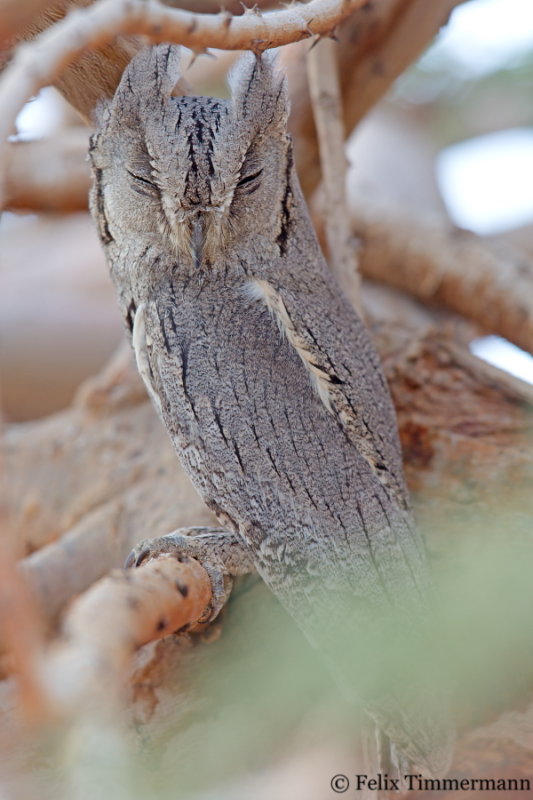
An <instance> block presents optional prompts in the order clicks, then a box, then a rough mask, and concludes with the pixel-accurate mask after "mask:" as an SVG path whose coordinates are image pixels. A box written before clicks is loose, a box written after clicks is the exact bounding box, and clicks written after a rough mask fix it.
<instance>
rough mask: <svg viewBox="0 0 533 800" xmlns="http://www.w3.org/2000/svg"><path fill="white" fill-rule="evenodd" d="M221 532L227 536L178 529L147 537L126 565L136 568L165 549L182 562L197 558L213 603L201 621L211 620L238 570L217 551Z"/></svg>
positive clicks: (130, 556) (128, 567) (228, 592)
mask: <svg viewBox="0 0 533 800" xmlns="http://www.w3.org/2000/svg"><path fill="white" fill-rule="evenodd" d="M194 530H195V531H196V530H200V529H194ZM202 531H205V529H202ZM220 535H221V536H222V540H223V541H225V540H226V539H227V538H228V534H227V532H225V531H224V532H219V531H216V532H214V533H213V534H211V535H209V534H208V535H207V536H206V534H205V532H203V533H202V535H196V536H194V535H192V536H186V535H183V534H179V533H177V534H168V535H167V536H161V537H159V538H156V539H145V540H144V541H142V542H140V543H139V544H138V545H137V546H136V547H134V548H133V550H132V551H131V553H130V554H129V556H128V557H127V559H126V562H125V564H124V566H125V568H126V569H131V568H137V567H140V566H141V564H144V563H145V562H146V561H148V560H149V559H151V558H157V556H159V555H161V554H163V553H168V554H170V555H173V556H174V557H175V558H177V559H178V560H179V561H182V562H184V561H188V559H189V558H194V559H195V560H196V561H198V562H199V563H200V564H201V565H202V567H203V568H204V569H205V571H206V572H207V575H208V577H209V580H210V582H211V595H212V596H211V604H210V607H209V610H208V613H207V614H206V616H205V618H203V619H202V620H199V621H200V622H202V623H206V622H212V621H213V620H214V619H215V618H216V617H217V616H218V614H219V613H220V611H221V610H222V608H223V607H224V606H225V605H226V603H227V601H228V598H229V595H230V593H231V588H232V585H233V580H232V575H233V574H235V570H234V569H233V570H232V568H231V566H230V565H229V564H225V563H224V558H221V557H220V553H217V548H216V542H217V541H218V537H219V536H220ZM237 574H241V572H240V571H239V572H238V573H237Z"/></svg>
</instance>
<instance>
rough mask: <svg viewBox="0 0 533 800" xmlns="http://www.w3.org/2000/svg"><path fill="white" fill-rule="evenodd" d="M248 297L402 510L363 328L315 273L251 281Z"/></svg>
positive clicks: (392, 437) (387, 424)
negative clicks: (301, 279)
mask: <svg viewBox="0 0 533 800" xmlns="http://www.w3.org/2000/svg"><path fill="white" fill-rule="evenodd" d="M249 293H250V296H251V297H252V298H254V299H256V300H258V301H260V302H263V303H265V305H266V306H267V307H268V309H269V310H270V312H271V313H272V315H273V317H274V319H275V321H276V322H277V325H278V327H279V329H280V331H281V333H282V334H283V335H284V336H285V337H286V339H287V341H288V342H289V344H290V345H291V346H292V347H293V348H294V350H295V351H296V353H297V354H298V356H299V357H300V359H301V360H302V363H303V365H304V367H305V368H306V370H307V371H308V373H309V379H310V382H311V385H312V386H313V388H314V390H315V391H316V393H317V394H318V396H319V398H320V399H321V401H322V402H323V404H324V406H325V407H326V408H327V409H328V411H329V412H330V413H331V414H332V415H333V416H334V417H335V418H336V420H337V421H338V423H339V425H340V426H341V427H342V429H343V431H344V432H345V435H346V436H347V437H348V439H349V440H350V441H351V443H352V444H353V445H354V446H355V447H356V448H357V450H358V451H359V453H360V455H361V456H363V458H364V459H365V460H366V461H367V462H368V464H369V465H370V467H371V469H372V471H373V473H374V474H375V475H376V477H377V479H378V480H379V481H380V483H381V484H383V485H384V486H385V487H386V489H387V491H388V493H389V495H391V499H393V500H394V501H395V502H396V503H397V505H398V506H399V508H402V509H407V508H408V503H409V501H408V494H407V489H406V487H405V482H404V478H403V470H402V461H401V454H400V445H399V441H398V436H397V433H396V431H397V422H396V417H395V413H394V409H393V405H392V400H391V397H390V393H389V389H388V386H387V383H386V381H385V377H384V375H383V372H382V369H381V365H380V363H379V360H378V357H377V355H376V353H375V351H374V348H373V346H372V344H371V342H370V340H369V337H368V334H367V332H366V329H365V328H364V325H363V324H362V322H361V321H360V319H359V318H358V317H357V315H356V314H355V311H354V310H353V309H352V308H351V306H350V305H349V303H348V301H347V300H345V298H344V296H343V295H342V294H341V293H340V290H339V289H338V287H337V286H336V285H335V283H334V281H333V280H332V279H331V278H329V276H327V275H322V274H320V273H319V275H316V274H315V275H312V276H310V280H309V281H308V283H307V284H306V285H304V286H302V284H301V283H299V284H298V286H297V287H296V286H294V287H293V286H291V285H290V283H289V282H288V281H286V280H284V281H283V283H278V282H275V281H274V280H269V281H267V280H263V279H254V280H253V281H252V282H251V284H250V286H249Z"/></svg>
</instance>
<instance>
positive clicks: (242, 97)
mask: <svg viewBox="0 0 533 800" xmlns="http://www.w3.org/2000/svg"><path fill="white" fill-rule="evenodd" d="M275 64H276V59H275V56H274V55H273V54H271V53H266V54H263V55H258V56H255V55H253V54H252V53H249V52H248V53H245V54H244V55H243V56H242V57H241V58H240V59H239V61H238V62H237V64H236V65H235V67H234V68H233V69H232V71H231V72H230V75H229V85H230V88H231V94H232V104H233V113H234V115H235V116H236V117H238V118H239V119H241V120H245V121H248V122H249V123H251V124H253V125H255V126H257V127H258V128H260V129H266V128H269V127H271V126H272V125H275V126H276V127H280V128H284V127H285V126H286V124H287V119H288V117H289V96H288V91H287V80H286V78H285V76H284V75H283V74H282V73H281V72H280V71H278V70H277V69H276V66H275Z"/></svg>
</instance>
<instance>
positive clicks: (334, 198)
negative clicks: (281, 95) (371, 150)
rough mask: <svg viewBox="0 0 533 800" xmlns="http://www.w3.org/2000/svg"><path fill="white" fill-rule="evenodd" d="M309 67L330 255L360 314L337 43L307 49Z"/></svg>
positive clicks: (328, 40)
mask: <svg viewBox="0 0 533 800" xmlns="http://www.w3.org/2000/svg"><path fill="white" fill-rule="evenodd" d="M307 70H308V75H309V90H310V94H311V103H312V106H313V114H314V118H315V124H316V129H317V134H318V142H319V150H320V163H321V166H322V176H323V190H324V197H323V200H324V203H323V208H324V217H325V220H326V238H327V243H328V250H329V256H330V260H331V265H332V267H333V271H334V272H335V273H336V274H337V277H338V279H339V282H340V284H341V286H342V287H343V289H344V291H345V293H346V295H347V296H348V298H349V299H350V300H351V302H352V303H353V304H354V306H355V307H356V308H357V310H358V311H359V313H360V314H361V313H362V311H361V297H360V278H359V273H358V270H357V257H356V248H355V241H354V237H353V234H352V231H351V225H350V215H349V211H348V203H347V200H346V168H347V161H346V155H345V142H344V123H343V119H342V101H341V93H340V86H339V74H338V68H337V46H336V43H335V42H334V41H332V40H330V39H324V40H323V41H320V42H318V43H317V44H316V46H315V47H313V48H312V49H311V50H310V51H309V53H308V56H307Z"/></svg>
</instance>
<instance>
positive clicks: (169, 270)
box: [90, 45, 451, 773]
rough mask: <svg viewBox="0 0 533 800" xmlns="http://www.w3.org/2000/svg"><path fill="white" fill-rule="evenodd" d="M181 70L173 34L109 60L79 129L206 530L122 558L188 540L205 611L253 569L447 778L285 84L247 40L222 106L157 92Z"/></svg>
mask: <svg viewBox="0 0 533 800" xmlns="http://www.w3.org/2000/svg"><path fill="white" fill-rule="evenodd" d="M178 78H179V48H177V47H175V46H167V45H161V46H158V47H154V48H149V49H146V50H144V51H142V52H140V53H139V54H138V55H137V56H136V57H135V58H134V59H133V61H132V62H131V64H130V65H129V66H128V67H127V68H126V70H125V72H124V75H123V77H122V80H121V83H120V85H119V87H118V89H117V92H116V94H115V97H114V98H113V100H112V102H110V103H109V104H108V105H107V106H106V107H104V108H102V109H101V110H100V112H99V119H98V127H97V131H96V133H95V135H94V137H93V139H92V142H91V153H90V154H91V161H92V169H93V176H94V186H93V189H92V194H91V209H92V213H93V216H94V218H95V221H96V223H97V225H98V230H99V234H100V238H101V241H102V243H103V246H104V249H105V253H106V256H107V260H108V263H109V267H110V271H111V277H112V280H113V282H114V284H115V287H116V290H117V294H118V300H119V306H120V310H121V313H122V317H123V319H124V323H125V326H126V328H127V330H128V332H129V335H130V337H131V340H132V344H133V348H134V351H135V356H136V359H137V365H138V368H139V371H140V373H141V375H142V377H143V379H144V382H145V384H146V388H147V390H148V393H149V395H150V397H151V399H152V401H153V404H154V406H155V408H156V410H157V412H158V414H159V416H160V418H161V420H162V422H163V424H164V426H165V428H166V430H167V431H168V434H169V436H170V438H171V440H172V442H173V444H174V446H175V449H176V451H177V454H178V456H179V458H180V460H181V463H182V465H183V467H184V468H185V470H186V471H187V472H188V474H189V476H190V478H191V480H192V482H193V484H194V486H195V487H196V489H197V490H198V492H199V493H200V494H201V496H202V497H203V499H204V500H205V502H206V504H207V505H208V506H209V508H210V509H212V510H213V512H214V513H215V514H216V516H217V518H218V519H219V521H220V523H221V528H220V529H214V530H205V529H202V530H193V531H192V534H193V535H192V536H186V535H184V534H183V532H180V533H178V534H177V535H176V534H174V535H170V536H168V537H163V539H159V540H155V541H153V542H148V543H143V544H142V545H141V546H140V547H139V548H138V549H137V551H136V552H135V553H134V555H133V558H132V561H134V562H135V563H140V561H142V560H143V558H145V557H147V555H149V554H150V553H153V552H161V551H163V550H164V551H167V552H173V551H185V552H188V553H192V554H193V555H196V556H197V557H199V558H200V560H201V561H202V563H204V565H205V566H206V569H208V572H209V574H210V576H211V577H212V580H213V586H214V596H215V604H214V609H213V615H215V614H216V613H217V611H218V610H219V608H220V607H221V605H222V604H223V602H224V599H225V592H226V590H227V582H225V579H226V578H227V576H228V575H235V574H240V573H242V572H244V571H247V570H252V569H254V570H256V571H257V573H258V574H259V575H260V577H261V578H262V579H263V580H264V581H265V583H266V584H267V586H268V587H269V588H270V589H271V590H272V592H273V593H274V594H275V595H276V597H277V598H278V599H279V601H280V602H281V604H282V605H283V606H284V608H285V609H286V611H287V612H288V613H289V615H291V617H292V618H293V619H294V621H295V623H296V624H297V625H298V626H299V627H300V628H301V629H302V631H303V632H304V634H305V636H306V637H307V638H308V640H309V641H310V642H311V643H312V645H313V646H314V647H316V648H317V649H318V650H319V651H320V652H321V653H322V654H324V657H325V658H326V659H327V660H328V662H329V664H330V668H331V670H332V673H334V674H335V676H336V679H337V680H338V681H339V683H340V684H341V685H343V686H345V687H348V690H349V692H353V693H354V695H355V696H357V697H359V698H361V701H362V702H363V704H364V706H365V708H366V710H367V711H368V714H369V715H370V716H371V717H373V718H374V720H375V721H376V722H377V724H378V725H379V727H380V728H381V729H382V731H384V732H385V734H386V735H387V736H388V737H389V739H390V741H391V742H392V743H393V746H394V748H396V749H397V751H398V752H399V753H400V754H401V756H402V757H404V758H406V759H410V760H411V761H412V762H414V764H416V765H417V766H418V767H419V768H420V769H422V770H425V771H426V772H429V773H443V772H445V771H446V769H447V767H448V764H449V758H450V743H451V733H450V726H449V723H448V719H447V715H446V712H445V710H444V707H443V703H442V702H441V698H440V695H439V691H438V690H437V689H436V688H435V687H434V686H433V685H432V683H431V681H430V680H429V679H428V676H427V675H425V674H424V673H423V670H418V669H417V670H414V672H416V679H415V678H414V677H413V675H412V674H411V675H408V673H412V672H413V666H412V665H409V666H408V667H406V658H407V656H406V647H405V642H407V641H408V642H414V643H415V645H416V646H415V649H416V651H417V653H419V652H423V649H424V648H423V647H422V648H420V647H419V645H420V642H423V641H424V636H425V630H426V629H427V627H428V625H430V613H429V610H428V608H429V600H428V598H429V596H430V591H431V589H430V582H429V578H428V567H427V563H426V556H425V552H424V547H423V543H422V541H421V538H420V536H419V534H418V532H417V530H416V528H415V526H414V524H413V521H412V517H411V513H410V509H409V499H408V494H407V490H406V486H405V482H404V477H403V471H402V460H401V453H400V446H399V441H398V435H397V424H396V419H395V414H394V409H393V405H392V402H391V398H390V394H389V390H388V387H387V384H386V381H385V378H384V376H383V372H382V369H381V366H380V363H379V359H378V356H377V354H376V351H375V349H374V347H373V345H372V342H371V340H370V338H369V336H368V333H367V331H366V329H365V327H364V325H363V323H362V322H361V320H360V319H359V318H358V316H357V315H356V313H355V311H354V309H353V308H352V307H351V305H350V304H349V302H348V301H347V300H346V298H345V297H344V295H343V294H342V292H341V290H340V288H339V286H338V284H337V281H336V279H335V277H334V276H333V275H332V273H331V272H330V271H329V270H328V267H327V265H326V263H325V261H324V258H323V255H322V253H321V251H320V247H319V245H318V242H317V239H316V236H315V233H314V230H313V227H312V224H311V221H310V218H309V214H308V211H307V208H306V205H305V201H304V199H303V196H302V193H301V190H300V186H299V183H298V178H297V174H296V171H295V167H294V161H293V153H292V146H291V139H290V136H289V134H288V132H287V119H288V113H289V104H288V95H287V87H286V82H285V80H284V78H283V77H282V76H281V75H280V74H279V73H278V72H277V70H276V67H275V63H274V61H273V60H272V59H271V58H270V57H269V56H266V55H263V56H253V55H251V54H246V55H244V56H243V57H242V58H241V60H240V61H239V63H238V64H237V66H236V68H235V69H234V71H233V73H232V75H231V79H230V86H231V99H230V100H223V99H218V98H212V97H182V96H179V97H176V96H173V89H174V86H175V84H176V82H177V80H178ZM346 642H349V643H350V647H347V646H346ZM391 642H392V644H391ZM384 643H385V644H386V647H385V649H383V645H384ZM384 653H386V656H385V655H384ZM396 653H397V654H398V657H397V658H396ZM391 654H392V655H391ZM383 659H385V660H386V661H387V664H386V665H384V664H383V663H382V661H383ZM423 660H424V659H422V661H423ZM385 672H386V673H387V675H389V677H388V678H387V680H386V681H383V680H381V678H382V677H383V674H384V673H385ZM391 672H392V673H393V678H392V679H390V673H391ZM419 672H420V675H419V674H418V673H419Z"/></svg>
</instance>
